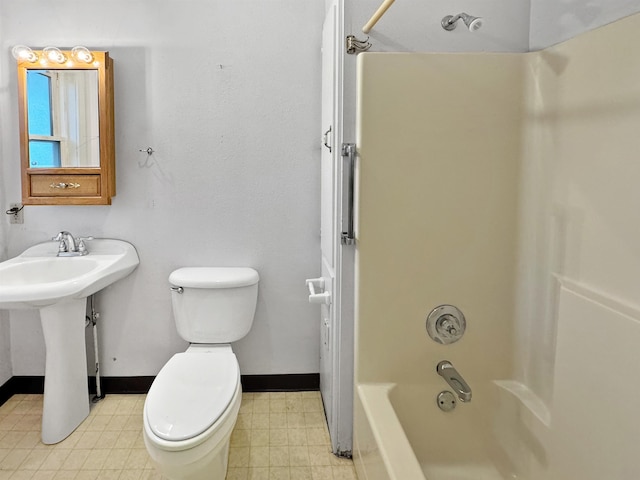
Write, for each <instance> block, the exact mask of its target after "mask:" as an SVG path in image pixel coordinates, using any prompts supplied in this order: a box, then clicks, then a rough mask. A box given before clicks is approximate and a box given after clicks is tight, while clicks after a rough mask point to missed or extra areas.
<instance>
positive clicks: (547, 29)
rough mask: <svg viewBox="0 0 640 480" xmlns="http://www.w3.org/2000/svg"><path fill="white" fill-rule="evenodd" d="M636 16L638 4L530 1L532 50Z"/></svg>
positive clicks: (623, 0) (607, 0)
mask: <svg viewBox="0 0 640 480" xmlns="http://www.w3.org/2000/svg"><path fill="white" fill-rule="evenodd" d="M637 12H640V1H639V0H589V1H588V2H585V1H584V0H563V1H561V2H559V1H558V0H531V15H530V22H531V23H530V24H531V34H530V38H529V49H530V50H531V51H535V50H541V49H543V48H545V47H548V46H550V45H555V44H556V43H559V42H562V41H564V40H568V39H569V38H572V37H574V36H576V35H578V34H579V33H582V32H585V31H587V30H593V29H594V28H597V27H599V26H601V25H605V24H607V23H610V22H613V21H615V20H618V19H620V18H622V17H625V16H627V15H631V14H633V13H637Z"/></svg>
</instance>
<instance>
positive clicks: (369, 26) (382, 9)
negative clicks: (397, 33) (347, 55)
mask: <svg viewBox="0 0 640 480" xmlns="http://www.w3.org/2000/svg"><path fill="white" fill-rule="evenodd" d="M393 2H395V0H384V1H383V2H382V4H381V5H380V7H379V8H378V10H376V13H374V14H373V15H372V16H371V18H370V19H369V21H368V22H367V23H366V24H365V25H364V27H362V31H363V32H364V33H369V30H371V29H372V28H373V26H374V25H375V24H376V23H378V20H380V17H382V16H383V15H384V14H385V13H386V11H387V10H388V9H389V7H390V6H391V4H392V3H393Z"/></svg>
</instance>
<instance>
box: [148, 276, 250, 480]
mask: <svg viewBox="0 0 640 480" xmlns="http://www.w3.org/2000/svg"><path fill="white" fill-rule="evenodd" d="M258 280H259V278H258V273H257V272H256V271H255V270H253V269H249V268H212V267H208V268H207V267H198V268H183V269H179V270H176V271H175V272H173V273H172V274H171V276H170V277H169V281H170V283H171V284H172V294H171V295H172V305H173V312H174V318H175V320H176V326H177V329H178V332H179V334H180V335H181V336H182V337H183V338H185V340H188V341H189V342H191V344H190V346H189V348H188V349H187V350H186V351H185V352H182V353H178V354H176V355H174V356H173V357H172V358H171V359H170V360H169V361H168V362H167V363H166V364H165V366H164V367H162V369H161V370H160V372H159V373H158V375H157V376H156V378H155V380H154V382H153V384H152V385H151V388H150V390H149V393H148V394H147V398H146V401H145V406H144V413H143V416H144V418H143V437H144V443H145V446H146V448H147V451H148V452H149V456H150V457H151V460H152V462H153V463H154V465H155V466H156V468H157V469H158V471H159V472H160V473H161V474H162V475H163V476H165V477H167V478H169V479H171V480H182V479H185V480H200V479H202V480H204V479H208V480H218V479H220V480H224V478H225V475H226V471H227V463H228V462H227V460H228V454H229V442H230V437H231V432H232V431H233V427H234V425H235V422H236V419H237V417H238V411H239V410H240V402H241V399H242V388H241V384H240V368H239V366H238V361H237V359H236V356H235V354H234V353H233V350H232V348H231V345H229V343H227V342H231V341H235V340H238V339H240V338H242V337H243V336H245V335H246V334H247V332H248V331H249V329H250V328H251V324H252V322H253V316H254V313H255V306H256V300H257V284H258Z"/></svg>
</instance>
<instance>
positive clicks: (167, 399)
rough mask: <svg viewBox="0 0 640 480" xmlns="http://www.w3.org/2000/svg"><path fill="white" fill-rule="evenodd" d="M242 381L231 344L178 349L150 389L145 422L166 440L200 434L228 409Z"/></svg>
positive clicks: (174, 440)
mask: <svg viewBox="0 0 640 480" xmlns="http://www.w3.org/2000/svg"><path fill="white" fill-rule="evenodd" d="M239 381H240V371H239V367H238V361H237V359H236V356H235V355H234V353H233V351H232V350H231V348H230V347H229V346H227V348H224V347H222V346H221V347H218V348H215V347H214V348H212V349H207V351H206V352H199V351H196V352H193V351H190V350H188V351H187V352H184V353H178V354H176V355H174V356H173V357H172V358H171V359H170V360H169V361H168V362H167V364H166V365H165V366H164V367H163V368H162V370H161V371H160V373H159V374H158V375H157V377H156V378H155V380H154V382H153V384H152V385H151V388H150V389H149V393H148V394H147V399H146V403H145V422H146V423H147V425H148V427H149V428H150V430H151V432H152V433H153V434H154V435H155V436H157V437H158V438H160V439H162V440H165V441H169V442H182V441H185V440H188V439H191V438H194V437H197V436H198V435H200V434H202V433H203V432H205V431H206V430H207V429H209V428H210V427H211V426H212V425H213V424H214V423H215V422H216V421H217V420H218V419H219V418H220V417H221V416H222V415H223V414H224V413H225V411H226V410H227V408H228V407H229V405H230V403H231V401H232V399H233V397H234V394H235V392H236V390H237V388H238V383H239Z"/></svg>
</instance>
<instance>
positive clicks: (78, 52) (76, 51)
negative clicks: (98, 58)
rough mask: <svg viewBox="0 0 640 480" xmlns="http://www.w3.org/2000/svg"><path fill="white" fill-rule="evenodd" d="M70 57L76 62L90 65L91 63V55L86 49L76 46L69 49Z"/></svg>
mask: <svg viewBox="0 0 640 480" xmlns="http://www.w3.org/2000/svg"><path fill="white" fill-rule="evenodd" d="M71 56H72V57H73V58H75V59H76V61H78V62H82V63H91V62H92V61H93V55H92V54H91V52H90V51H89V49H88V48H87V47H83V46H81V45H78V46H77V47H73V48H72V49H71Z"/></svg>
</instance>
